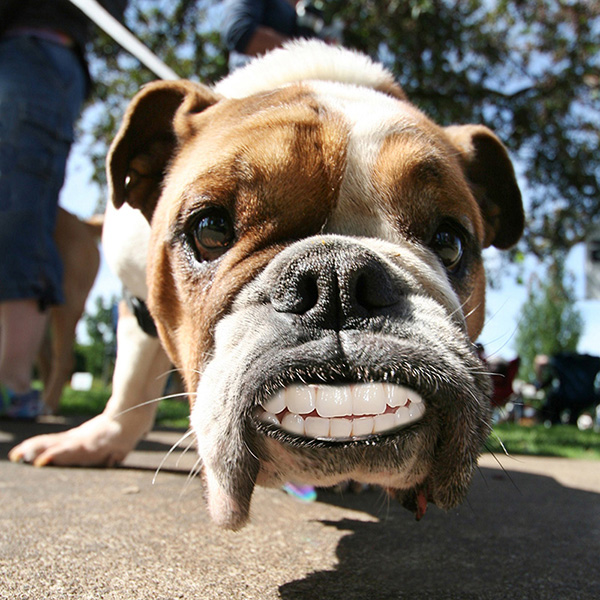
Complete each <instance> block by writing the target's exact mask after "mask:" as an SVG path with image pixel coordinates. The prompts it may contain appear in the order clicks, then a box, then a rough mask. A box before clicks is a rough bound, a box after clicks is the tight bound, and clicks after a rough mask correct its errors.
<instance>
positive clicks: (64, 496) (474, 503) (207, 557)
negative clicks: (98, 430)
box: [0, 422, 600, 600]
mask: <svg viewBox="0 0 600 600" xmlns="http://www.w3.org/2000/svg"><path fill="white" fill-rule="evenodd" d="M69 424H70V423H68V422H67V423H46V424H22V423H8V422H0V500H1V507H2V510H1V512H0V599H2V600H5V599H6V600H8V599H10V600H42V599H43V600H62V599H67V598H68V599H71V598H76V599H90V600H91V599H94V600H97V599H103V600H104V599H106V600H109V599H115V600H116V599H119V600H129V599H132V600H138V599H139V600H146V599H148V600H150V599H151V600H167V599H186V600H187V599H190V600H191V599H206V600H221V599H222V600H245V599H248V600H249V599H252V600H270V599H282V600H312V599H313V598H314V599H319V600H392V599H393V600H396V599H404V598H407V599H408V598H410V599H411V600H414V599H430V598H433V599H447V600H450V599H461V600H465V599H483V600H486V599H494V600H495V599H498V600H500V599H502V600H505V599H507V598H509V599H513V598H515V599H520V600H523V599H532V600H534V599H535V600H543V599H548V600H550V599H552V600H555V599H561V600H562V599H578V600H587V599H590V600H592V599H597V598H600V463H599V462H592V461H589V462H588V461H569V460H565V459H544V458H527V457H519V458H506V457H499V460H500V462H501V463H502V465H503V467H504V469H505V471H503V470H501V469H500V468H499V467H498V464H497V463H496V461H495V459H494V458H493V457H491V456H489V455H487V456H485V457H484V458H483V460H482V462H481V469H480V472H479V473H478V474H477V475H476V477H475V481H474V483H473V486H472V490H471V493H470V494H469V497H468V500H467V502H465V504H464V505H463V506H462V507H460V508H459V509H456V510H453V511H451V512H450V513H448V514H446V513H443V512H442V511H440V510H437V509H436V508H435V507H430V508H429V510H428V513H427V514H426V516H425V517H424V519H423V520H422V521H421V522H419V523H417V522H415V521H414V519H413V517H412V515H411V514H410V513H408V512H407V511H405V510H404V509H402V508H401V507H400V506H398V505H396V504H390V503H388V501H387V500H386V498H385V497H384V496H382V495H381V493H380V492H378V491H369V492H366V493H363V494H362V495H359V496H355V495H351V494H346V495H343V496H340V495H337V494H334V493H331V492H320V493H319V496H318V499H317V501H316V502H313V503H310V504H306V503H302V502H300V501H298V500H296V499H294V498H291V497H289V496H287V495H286V494H285V493H283V492H282V491H280V490H266V489H257V490H256V492H255V495H254V500H253V515H252V522H251V524H250V525H249V526H247V527H246V528H245V529H243V530H242V531H241V532H238V533H231V532H225V531H222V530H220V529H218V528H217V527H215V526H214V525H213V524H212V523H211V522H210V520H209V518H208V515H207V513H206V510H205V508H204V505H203V500H202V486H201V483H200V482H199V480H198V479H197V478H196V479H191V480H189V479H188V476H187V474H188V472H189V471H190V469H191V468H192V467H193V464H194V461H195V458H194V457H193V456H192V452H189V453H188V454H186V455H184V456H181V452H177V453H174V456H172V457H170V458H169V460H168V461H167V462H166V464H165V466H164V468H163V470H162V471H161V472H160V473H159V474H158V476H157V478H156V482H155V483H154V484H153V483H152V479H153V476H154V471H155V469H156V467H157V465H158V464H159V463H160V461H161V460H162V458H163V457H164V455H165V453H166V452H167V450H168V449H169V447H170V446H171V444H173V443H174V442H175V441H176V440H177V438H178V437H179V436H180V435H181V432H169V431H155V432H153V433H152V434H150V436H149V438H148V440H147V441H146V442H144V443H143V444H142V445H141V446H140V448H139V450H137V451H136V452H134V453H133V454H132V455H131V456H130V457H129V458H128V459H127V462H126V463H125V465H124V466H123V467H120V468H117V469H110V470H107V469H83V468H77V469H63V468H54V467H52V468H43V469H37V468H33V467H30V466H26V465H15V464H11V463H9V462H8V461H7V459H6V455H7V452H8V450H9V448H10V447H12V445H14V444H15V443H16V442H18V441H20V440H21V439H23V438H25V437H28V436H30V435H32V434H34V433H38V432H42V431H49V430H50V431H55V430H58V429H62V428H65V427H66V426H69Z"/></svg>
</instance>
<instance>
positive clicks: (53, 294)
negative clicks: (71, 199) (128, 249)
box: [0, 36, 86, 308]
mask: <svg viewBox="0 0 600 600" xmlns="http://www.w3.org/2000/svg"><path fill="white" fill-rule="evenodd" d="M85 88H86V76H85V69H84V67H83V65H82V63H81V61H80V59H79V58H78V56H77V55H76V54H75V52H74V51H73V50H71V49H69V48H65V47H63V46H61V45H58V44H54V43H52V42H48V41H44V40H41V39H38V38H35V37H29V36H14V37H9V36H6V37H4V38H0V302H3V301H6V300H24V299H37V300H38V301H39V303H40V307H41V308H45V307H46V306H48V305H51V304H59V303H61V302H62V301H63V293H62V262H61V259H60V256H59V254H58V251H57V249H56V245H55V243H54V228H55V223H56V212H57V207H58V195H59V192H60V189H61V187H62V185H63V181H64V176H65V167H66V162H67V157H68V154H69V149H70V147H71V144H72V142H73V129H74V123H75V121H76V119H77V117H78V116H79V112H80V110H81V105H82V102H83V100H84V97H85Z"/></svg>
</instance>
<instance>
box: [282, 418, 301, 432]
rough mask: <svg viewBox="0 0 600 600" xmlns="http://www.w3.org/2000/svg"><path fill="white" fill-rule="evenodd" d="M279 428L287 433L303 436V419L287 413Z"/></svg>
mask: <svg viewBox="0 0 600 600" xmlns="http://www.w3.org/2000/svg"><path fill="white" fill-rule="evenodd" d="M281 427H282V428H283V429H285V431H288V432H289V433H295V434H296V435H304V419H303V418H302V417H301V416H300V415H294V414H292V413H287V415H285V416H284V417H283V420H282V421H281Z"/></svg>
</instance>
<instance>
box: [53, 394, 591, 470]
mask: <svg viewBox="0 0 600 600" xmlns="http://www.w3.org/2000/svg"><path fill="white" fill-rule="evenodd" d="M109 396H110V390H109V389H108V388H106V387H102V386H101V385H98V384H94V386H93V387H92V389H91V390H90V391H89V392H78V391H75V390H73V389H71V388H70V387H67V388H65V390H64V392H63V396H62V399H61V404H60V412H61V414H63V415H65V416H89V417H92V416H94V415H97V414H99V413H100V412H102V410H103V408H104V405H105V404H106V401H107V400H108V398H109ZM188 417H189V408H188V405H187V403H186V402H185V401H184V400H179V399H169V400H161V402H160V404H159V405H158V412H157V418H156V423H157V425H159V426H162V427H173V428H177V429H187V428H188ZM499 440H502V444H504V447H505V448H506V450H507V452H508V453H509V454H528V455H533V456H559V457H564V458H585V459H591V460H600V433H596V432H594V431H591V430H590V431H579V429H577V427H575V426H574V425H557V426H554V427H550V428H546V427H544V426H543V425H534V426H531V427H524V426H520V425H514V424H511V423H504V424H501V425H496V426H495V427H494V432H493V433H492V435H491V436H490V437H489V439H488V441H487V444H486V449H487V450H488V451H489V452H494V453H496V454H503V453H504V449H503V448H502V445H501V444H500V441H499Z"/></svg>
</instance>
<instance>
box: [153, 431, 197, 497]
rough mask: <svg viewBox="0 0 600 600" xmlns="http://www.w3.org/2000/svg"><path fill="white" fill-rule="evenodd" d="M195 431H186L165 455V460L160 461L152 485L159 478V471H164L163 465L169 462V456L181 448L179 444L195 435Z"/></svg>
mask: <svg viewBox="0 0 600 600" xmlns="http://www.w3.org/2000/svg"><path fill="white" fill-rule="evenodd" d="M193 433H194V431H193V430H192V429H190V430H188V431H186V432H185V433H184V434H183V436H181V437H180V438H179V439H178V440H177V441H176V442H175V443H174V444H173V445H172V446H171V448H170V449H169V451H168V452H167V453H166V454H165V455H164V457H163V459H162V460H161V461H160V464H159V465H158V467H157V469H156V471H155V473H154V477H153V478H152V485H154V483H155V481H156V477H157V476H158V473H159V471H160V470H161V469H162V467H163V465H164V464H165V462H166V461H167V459H168V458H169V456H171V454H173V452H174V451H175V449H176V448H177V447H178V446H179V444H181V442H183V441H184V440H185V439H187V438H188V437H189V436H190V435H193Z"/></svg>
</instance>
